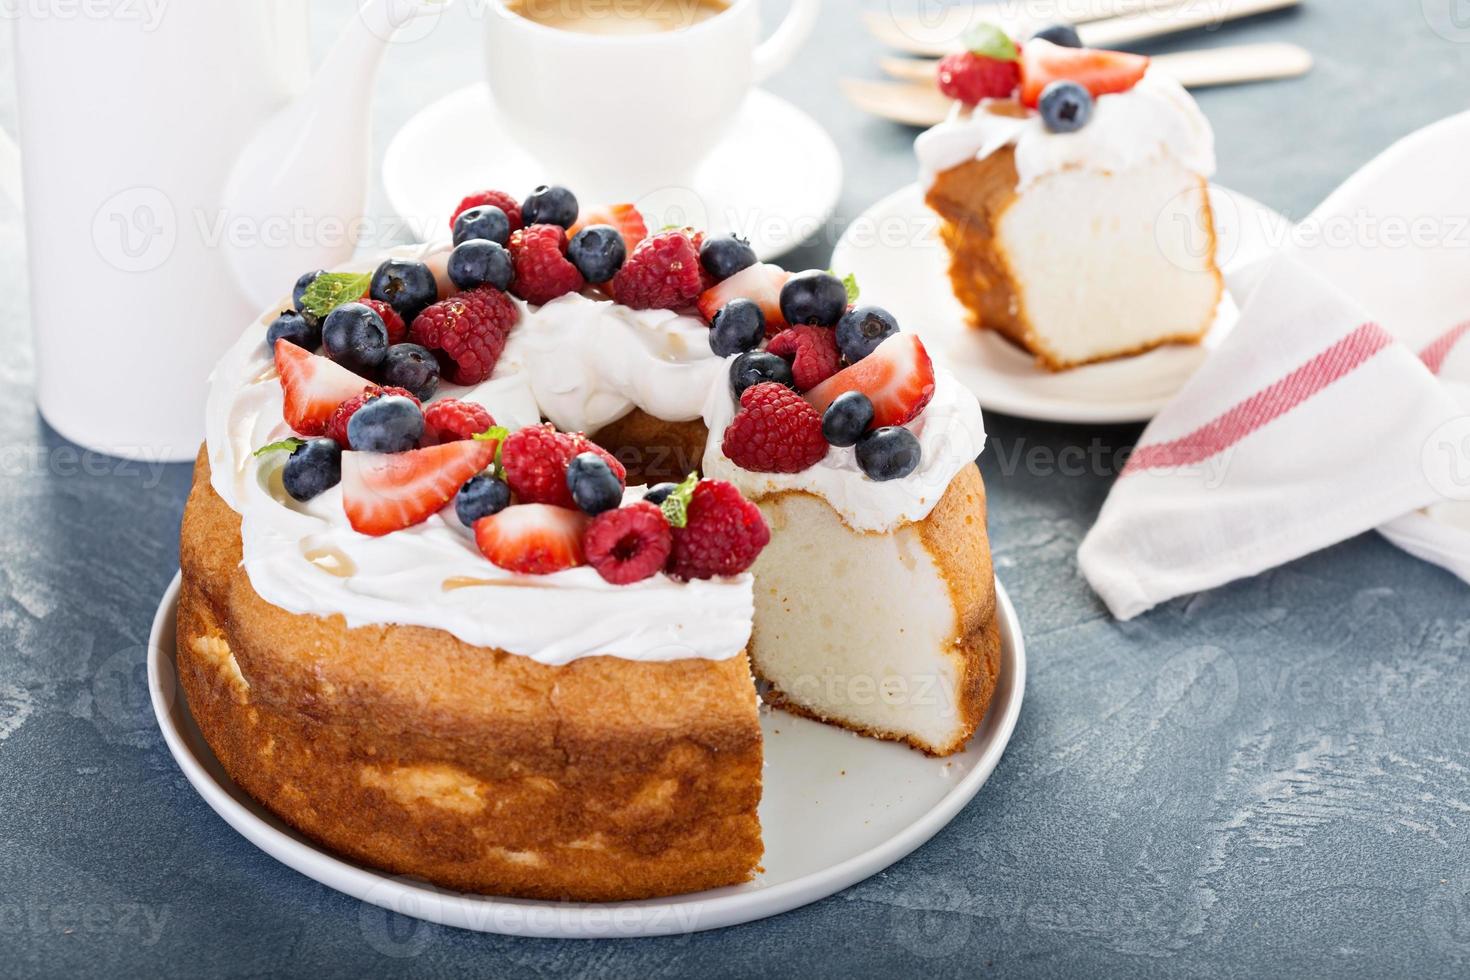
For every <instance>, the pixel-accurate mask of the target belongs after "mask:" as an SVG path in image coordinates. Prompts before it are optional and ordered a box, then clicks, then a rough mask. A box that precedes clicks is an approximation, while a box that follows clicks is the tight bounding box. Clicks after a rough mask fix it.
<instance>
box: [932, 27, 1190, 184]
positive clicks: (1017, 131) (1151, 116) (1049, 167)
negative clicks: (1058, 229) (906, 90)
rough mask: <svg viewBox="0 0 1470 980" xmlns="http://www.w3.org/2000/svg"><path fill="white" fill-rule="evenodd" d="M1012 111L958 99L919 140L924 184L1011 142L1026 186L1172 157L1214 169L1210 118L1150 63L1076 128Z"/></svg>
mask: <svg viewBox="0 0 1470 980" xmlns="http://www.w3.org/2000/svg"><path fill="white" fill-rule="evenodd" d="M1026 43H1027V44H1045V43H1047V42H1045V41H1028V42H1026ZM1014 109H1015V103H1013V102H1004V103H1001V102H995V101H990V100H987V101H985V102H981V103H980V104H979V105H978V106H975V107H974V108H969V107H966V106H964V105H961V104H959V103H956V104H955V107H954V109H953V110H952V111H951V112H950V116H949V118H948V119H947V120H945V121H944V122H942V123H940V124H939V125H937V126H935V127H933V128H932V129H929V130H926V131H925V132H923V133H920V134H919V137H918V139H917V140H915V141H914V151H915V153H916V154H917V156H918V158H919V175H920V182H921V183H922V185H923V186H924V187H925V188H926V189H927V188H928V187H930V186H931V185H933V183H934V180H935V178H936V177H937V176H938V175H939V174H940V173H942V172H943V171H945V170H949V169H951V168H953V167H957V166H959V165H960V164H962V163H965V162H966V161H968V160H983V159H985V158H987V157H989V156H991V155H992V154H994V153H996V152H998V151H999V150H1001V149H1002V148H1004V147H1007V146H1011V147H1015V151H1016V171H1017V173H1018V174H1019V177H1020V183H1019V187H1018V189H1020V190H1025V189H1026V188H1027V187H1028V186H1030V185H1031V184H1032V183H1034V182H1036V181H1037V180H1040V179H1041V178H1043V177H1046V176H1048V175H1050V174H1055V173H1059V172H1061V171H1063V170H1069V169H1080V170H1089V171H1094V172H1102V173H1115V174H1116V173H1122V172H1124V171H1126V170H1130V169H1132V168H1134V167H1139V166H1142V165H1144V164H1148V163H1152V162H1155V161H1157V160H1159V159H1160V158H1163V157H1166V156H1167V157H1172V158H1173V159H1174V160H1175V161H1176V162H1177V163H1179V164H1180V165H1181V166H1183V167H1185V168H1186V169H1188V170H1190V171H1192V172H1194V173H1196V174H1199V175H1200V176H1201V177H1210V176H1213V174H1214V173H1215V136H1214V131H1213V130H1212V129H1211V128H1210V123H1209V120H1207V119H1206V118H1205V116H1204V113H1202V112H1201V111H1200V108H1199V105H1198V104H1197V103H1196V102H1195V101H1194V99H1193V97H1191V96H1190V94H1189V93H1188V92H1186V91H1185V90H1184V87H1183V86H1182V85H1180V84H1179V83H1178V82H1176V81H1174V79H1172V78H1170V77H1168V76H1167V75H1165V74H1163V73H1161V72H1159V71H1157V70H1155V69H1152V68H1151V69H1149V71H1148V72H1147V74H1145V75H1144V77H1143V78H1142V79H1141V80H1140V81H1139V83H1138V84H1137V85H1135V86H1134V87H1133V88H1132V89H1130V90H1129V91H1127V92H1120V93H1118V94H1116V95H1104V96H1101V97H1100V98H1098V100H1097V105H1096V107H1095V109H1094V111H1093V115H1092V120H1091V121H1090V122H1089V123H1088V124H1087V125H1086V126H1084V127H1083V128H1082V129H1080V130H1078V131H1077V132H1075V133H1053V132H1051V131H1049V130H1048V129H1047V128H1046V126H1045V124H1044V123H1042V121H1041V114H1040V113H1038V112H1027V113H1026V114H1025V115H1015V114H1013V111H1014Z"/></svg>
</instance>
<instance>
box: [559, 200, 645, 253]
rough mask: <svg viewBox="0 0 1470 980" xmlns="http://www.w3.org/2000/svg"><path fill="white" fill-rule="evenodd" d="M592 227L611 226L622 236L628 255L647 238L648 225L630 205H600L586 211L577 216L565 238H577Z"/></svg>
mask: <svg viewBox="0 0 1470 980" xmlns="http://www.w3.org/2000/svg"><path fill="white" fill-rule="evenodd" d="M592 225H612V226H613V227H614V228H616V229H617V230H618V233H619V234H621V235H622V236H623V242H624V244H626V245H627V246H628V254H629V255H632V254H633V249H635V248H637V247H638V243H639V242H641V241H643V239H645V238H647V237H648V224H647V223H646V222H644V220H643V215H641V214H639V213H638V209H637V208H636V207H634V206H633V205H631V204H602V205H598V206H597V207H592V208H588V209H586V210H585V211H583V212H582V213H581V214H579V215H577V223H576V224H574V225H572V227H571V230H570V231H568V232H567V238H575V237H577V232H579V231H581V230H582V229H583V228H587V227H590V226H592Z"/></svg>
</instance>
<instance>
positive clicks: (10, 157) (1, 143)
mask: <svg viewBox="0 0 1470 980" xmlns="http://www.w3.org/2000/svg"><path fill="white" fill-rule="evenodd" d="M0 197H8V198H10V201H11V203H12V204H14V205H15V209H16V210H17V211H22V210H24V209H25V194H24V192H23V191H22V190H21V185H20V147H19V146H17V145H16V143H15V140H13V139H11V137H10V134H9V133H7V132H6V131H5V130H3V129H0Z"/></svg>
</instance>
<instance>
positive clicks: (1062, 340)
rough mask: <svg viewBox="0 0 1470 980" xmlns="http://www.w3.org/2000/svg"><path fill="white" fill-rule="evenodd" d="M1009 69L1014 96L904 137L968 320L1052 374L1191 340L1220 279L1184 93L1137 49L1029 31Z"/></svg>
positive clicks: (1208, 312) (1206, 151)
mask: <svg viewBox="0 0 1470 980" xmlns="http://www.w3.org/2000/svg"><path fill="white" fill-rule="evenodd" d="M972 57H978V56H972ZM1116 59H1130V60H1127V61H1122V62H1121V63H1119V64H1118V66H1117V67H1112V68H1109V67H1100V66H1110V65H1113V64H1114V62H1115V60H1116ZM1128 66H1133V70H1135V71H1137V72H1138V73H1139V74H1140V75H1141V77H1139V78H1138V79H1137V80H1136V81H1133V82H1128V81H1127V79H1128V75H1127V74H1124V75H1122V76H1121V79H1122V80H1121V81H1120V75H1119V74H1118V72H1120V71H1124V72H1126V71H1127V70H1128ZM1018 74H1019V77H1020V79H1021V82H1020V88H1019V91H1020V93H1021V95H1022V99H1021V100H1019V101H1018V100H1016V99H1015V98H1012V97H1010V95H1009V94H1008V95H1007V96H1006V97H995V98H986V99H983V100H981V101H980V102H979V103H977V104H975V105H964V104H958V105H957V106H956V108H955V110H954V112H953V113H952V114H951V117H950V119H949V120H947V121H946V122H944V123H941V124H940V125H939V126H936V127H935V128H933V129H931V130H929V131H927V132H925V133H923V134H921V135H920V137H919V139H918V141H917V143H916V150H917V153H918V156H919V160H920V164H921V168H922V170H923V173H924V182H925V187H926V194H925V200H926V201H927V203H928V204H929V206H930V207H931V208H933V209H934V211H935V212H937V213H938V215H939V217H940V219H941V221H940V229H939V230H940V237H941V239H942V241H943V243H944V245H945V247H946V248H947V249H948V251H949V258H950V262H949V277H950V282H951V285H952V287H953V289H954V292H955V295H956V297H957V298H958V299H959V300H960V302H961V303H963V304H964V306H965V307H966V309H967V310H968V311H969V314H970V319H971V322H972V324H973V325H974V326H975V327H977V328H982V329H990V330H995V331H997V332H999V333H1001V334H1003V335H1004V336H1006V337H1007V338H1009V339H1010V340H1012V341H1013V342H1015V343H1016V344H1018V345H1019V346H1021V347H1023V348H1025V349H1026V350H1027V351H1029V352H1031V353H1032V354H1034V355H1035V356H1036V359H1037V362H1038V363H1039V364H1041V365H1043V366H1044V367H1046V368H1049V369H1051V370H1054V371H1055V370H1063V369H1066V368H1071V367H1076V366H1078V365H1082V364H1088V363H1092V362H1095V361H1102V360H1107V359H1110V358H1117V357H1125V356H1128V355H1131V354H1137V353H1141V352H1143V351H1147V350H1150V349H1152V348H1155V347H1158V346H1160V345H1163V344H1168V343H1194V342H1197V341H1199V340H1200V339H1202V338H1203V337H1204V335H1205V334H1206V333H1207V332H1208V331H1209V329H1210V327H1211V326H1212V325H1213V323H1214V319H1215V315H1216V311H1217V309H1218V307H1219V304H1220V298H1221V295H1222V293H1223V288H1224V283H1223V279H1222V277H1221V274H1220V269H1219V266H1218V264H1217V261H1216V252H1217V240H1216V233H1215V223H1214V213H1213V210H1212V208H1211V204H1210V198H1209V183H1208V180H1209V176H1210V174H1211V173H1212V172H1213V169H1214V150H1213V137H1212V134H1211V131H1210V128H1209V124H1208V122H1206V120H1205V118H1204V116H1203V115H1202V114H1201V113H1200V111H1199V109H1198V107H1197V106H1196V105H1195V103H1194V100H1193V99H1191V98H1190V96H1189V95H1188V93H1186V92H1185V91H1184V90H1183V88H1181V87H1180V86H1179V85H1178V84H1177V83H1176V82H1174V81H1172V80H1170V79H1168V78H1166V77H1164V76H1162V75H1161V74H1159V73H1158V72H1157V71H1156V70H1154V69H1151V68H1147V61H1146V59H1141V58H1136V56H1131V55H1117V54H1115V53H1113V52H1091V51H1084V50H1080V49H1068V48H1061V47H1058V46H1057V45H1053V44H1050V43H1049V42H1047V41H1044V40H1039V39H1033V40H1031V41H1027V42H1026V46H1025V53H1024V54H1023V55H1022V56H1021V57H1020V68H1019V73H1018ZM1034 76H1040V77H1039V78H1038V77H1034ZM1043 83H1044V84H1043ZM1122 84H1127V85H1128V87H1127V88H1126V89H1124V90H1121V91H1120V90H1119V86H1120V85H1122ZM1038 92H1039V93H1040V95H1038V94H1037V93H1038ZM1048 93H1050V98H1048ZM1094 93H1099V94H1094ZM1069 99H1070V101H1068V100H1069Z"/></svg>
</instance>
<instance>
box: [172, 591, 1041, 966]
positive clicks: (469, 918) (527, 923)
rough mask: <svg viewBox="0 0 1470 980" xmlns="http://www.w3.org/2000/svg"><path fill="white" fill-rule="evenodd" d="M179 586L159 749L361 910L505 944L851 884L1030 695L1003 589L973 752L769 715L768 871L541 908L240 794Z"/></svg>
mask: <svg viewBox="0 0 1470 980" xmlns="http://www.w3.org/2000/svg"><path fill="white" fill-rule="evenodd" d="M178 596H179V578H178V576H175V577H174V580H173V583H172V584H170V585H169V588H168V591H167V592H165V593H164V596H163V601H162V602H161V603H160V605H159V607H158V613H157V615H156V616H155V617H154V620H153V631H152V634H151V635H150V637H149V642H148V687H149V691H150V693H151V696H152V700H153V710H154V713H155V714H156V715H157V717H158V724H159V727H160V728H161V729H162V730H163V737H164V741H165V742H167V743H168V747H169V751H170V752H172V753H173V756H174V759H175V760H176V761H177V762H178V764H179V768H180V769H182V770H183V772H184V776H185V777H186V778H187V779H188V780H189V782H190V783H191V784H193V786H194V788H195V789H196V790H197V791H198V792H199V795H200V796H202V797H204V801H205V802H206V803H208V804H209V805H210V807H211V808H213V810H214V811H215V812H216V813H218V814H219V815H220V816H221V817H223V818H224V820H225V822H226V823H228V824H229V825H230V826H231V827H233V828H235V830H237V831H239V832H240V833H241V834H242V835H244V837H245V838H246V839H247V840H249V841H250V842H251V843H252V844H254V845H255V846H257V847H259V848H260V849H261V850H263V851H265V852H266V853H267V854H269V855H270V856H271V857H273V858H275V859H276V860H278V861H280V862H281V863H282V864H285V865H287V866H288V867H291V868H294V869H295V870H297V871H299V872H301V873H302V874H304V875H306V876H307V877H309V878H313V879H315V880H316V881H319V882H321V883H322V884H324V885H327V886H328V887H331V888H334V889H336V890H338V891H340V892H344V893H346V894H348V895H351V896H353V897H354V898H358V899H361V900H362V901H364V902H368V903H371V904H372V905H376V906H379V907H381V908H385V909H391V910H392V911H395V912H399V913H402V914H403V915H408V916H413V917H415V918H419V919H425V920H427V921H430V922H436V923H439V924H441V925H447V926H455V927H458V928H462V929H473V930H477V931H480V932H495V933H502V934H505V935H518V936H535V937H543V938H559V939H581V938H617V937H631V936H662V935H673V934H680V933H689V932H700V931H703V930H705V929H717V928H720V927H723V926H731V925H738V924H740V923H742V922H750V921H753V920H755V919H762V918H765V917H767V916H772V915H777V914H779V913H781V912H786V911H788V910H790V909H794V908H797V907H799V906H802V905H806V904H808V903H810V902H815V901H817V900H818V899H821V898H826V897H827V896H829V895H832V894H835V893H836V892H839V891H841V890H842V889H844V888H846V887H848V886H849V885H853V884H856V883H857V882H859V881H862V880H863V879H865V878H868V877H870V876H871V875H874V874H877V873H878V872H879V871H882V870H883V869H884V868H887V867H888V866H889V865H891V864H893V863H894V862H895V861H898V860H899V859H900V858H902V857H904V856H905V855H907V854H909V853H910V852H911V851H913V850H914V849H915V848H916V847H918V846H919V845H921V844H923V843H924V842H925V841H927V840H929V838H931V837H933V836H934V835H935V834H936V833H938V832H939V830H941V829H942V828H943V827H944V826H945V825H946V824H948V823H949V822H950V820H952V819H954V816H955V814H957V813H959V811H960V809H961V808H962V807H964V805H965V804H966V803H968V802H969V801H970V800H971V799H972V798H973V797H974V796H975V794H976V793H977V792H978V791H979V789H980V787H981V786H983V785H984V784H985V780H986V779H987V778H989V776H990V774H991V772H992V771H993V770H994V769H995V766H996V763H997V762H999V761H1000V756H1001V753H1002V752H1003V751H1004V750H1005V747H1006V744H1007V743H1008V742H1009V741H1010V738H1011V733H1012V732H1013V731H1014V730H1015V727H1016V718H1017V717H1018V715H1019V714H1020V711H1021V697H1022V694H1023V692H1024V690H1025V686H1026V647H1025V643H1024V641H1023V640H1022V637H1021V628H1020V623H1019V622H1018V621H1017V619H1016V611H1015V609H1014V608H1013V607H1012V606H1011V602H1010V598H1009V597H1008V596H1007V595H1006V592H1005V590H1004V589H1003V588H1001V586H1000V583H999V582H997V583H996V598H997V610H998V615H999V616H1000V630H1001V643H1002V647H1001V678H1000V685H999V689H998V690H997V691H996V694H995V698H994V699H993V701H992V702H991V705H990V710H989V712H988V714H987V715H986V717H985V720H984V722H982V723H981V726H980V730H979V731H978V732H976V733H975V737H974V738H973V739H972V740H971V742H970V744H969V745H968V746H967V747H966V748H965V750H964V751H963V752H961V753H959V754H958V755H954V756H951V757H949V758H947V759H931V758H928V757H927V756H924V755H921V754H920V753H918V752H915V751H914V750H913V749H909V748H906V747H904V746H902V745H897V744H894V743H891V742H878V741H874V740H873V739H868V738H861V737H859V736H857V735H853V734H851V733H849V732H845V731H842V730H840V729H837V728H830V727H828V726H826V725H821V724H818V723H816V722H812V721H807V720H805V719H802V718H796V717H794V716H792V715H788V714H785V713H783V712H778V711H765V710H763V711H762V717H761V728H762V730H763V732H764V734H765V740H766V765H765V778H764V790H763V796H762V799H761V805H760V818H761V828H762V833H763V834H764V837H765V844H766V854H765V858H764V860H763V864H764V867H765V871H764V873H762V874H760V875H759V876H758V877H757V878H756V880H755V881H752V882H749V883H747V884H744V885H737V886H732V887H729V888H719V889H715V890H712V891H706V892H697V893H695V894H691V895H679V896H675V897H673V898H659V899H652V900H649V901H640V902H617V903H607V904H593V903H569V902H538V901H528V900H522V899H509V898H493V897H486V896H482V895H471V894H465V893H461V892H452V891H446V890H443V889H440V888H436V887H434V886H432V885H429V884H426V883H424V882H422V881H418V880H416V879H410V878H402V877H396V876H393V875H389V874H387V873H385V872H379V871H374V870H371V869H369V868H365V867H362V866H361V865H357V864H354V863H352V862H350V861H348V860H346V859H344V858H341V857H338V856H336V855H334V854H332V853H330V852H328V851H325V850H323V849H321V848H320V847H318V846H317V845H316V844H314V843H312V842H311V841H309V840H307V839H306V838H305V837H303V836H302V835H300V834H298V833H297V832H296V831H295V830H293V829H291V828H290V827H288V826H286V825H285V824H284V823H282V822H281V821H280V820H278V819H277V818H276V817H275V816H274V815H273V814H271V813H270V812H269V811H267V810H266V809H265V808H264V807H262V806H261V805H260V804H258V803H256V802H255V800H253V799H252V798H251V797H250V796H249V795H247V794H246V793H245V791H244V790H242V789H240V788H239V787H238V786H236V785H235V784H234V783H233V782H232V781H231V780H230V777H229V776H228V775H226V774H225V772H224V769H223V768H222V767H221V766H220V764H219V761H218V760H217V759H216V758H215V757H214V753H213V752H211V751H210V748H209V746H208V744H206V743H205V741H204V738H203V736H202V735H201V734H200V733H199V729H198V728H197V727H196V726H195V724H194V720H193V718H192V717H191V716H190V714H189V707H188V705H187V704H186V703H185V700H184V698H182V697H181V696H179V693H180V692H179V690H178V687H177V684H176V681H175V672H174V670H175V668H174V655H175V643H174V634H175V623H176V615H177V612H178Z"/></svg>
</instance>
